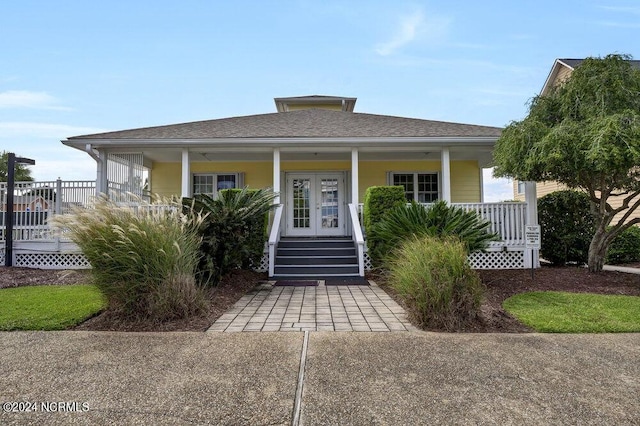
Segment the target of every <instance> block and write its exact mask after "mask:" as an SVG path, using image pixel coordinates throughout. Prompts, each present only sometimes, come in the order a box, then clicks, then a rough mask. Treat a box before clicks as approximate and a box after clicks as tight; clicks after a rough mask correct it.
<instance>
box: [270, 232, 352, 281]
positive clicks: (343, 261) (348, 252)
mask: <svg viewBox="0 0 640 426" xmlns="http://www.w3.org/2000/svg"><path fill="white" fill-rule="evenodd" d="M357 276H359V274H358V257H357V254H356V248H355V245H354V243H353V241H352V240H351V238H287V237H283V238H281V239H280V242H279V243H278V247H277V250H276V259H275V269H274V278H276V279H277V278H289V277H308V278H322V277H357Z"/></svg>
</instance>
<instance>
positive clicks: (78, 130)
mask: <svg viewBox="0 0 640 426" xmlns="http://www.w3.org/2000/svg"><path fill="white" fill-rule="evenodd" d="M105 131H106V130H104V129H99V128H95V127H79V126H70V125H67V124H49V123H30V122H24V121H13V122H0V134H2V137H3V138H8V137H35V138H42V139H58V140H59V139H63V138H68V137H70V136H78V135H86V134H90V133H101V132H105Z"/></svg>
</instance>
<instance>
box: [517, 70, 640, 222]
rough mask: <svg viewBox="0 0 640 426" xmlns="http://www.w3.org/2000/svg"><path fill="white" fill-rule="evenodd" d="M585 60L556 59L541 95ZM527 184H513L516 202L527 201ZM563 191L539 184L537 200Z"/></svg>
mask: <svg viewBox="0 0 640 426" xmlns="http://www.w3.org/2000/svg"><path fill="white" fill-rule="evenodd" d="M583 60H584V59H556V61H555V62H554V64H553V67H552V68H551V71H550V72H549V75H548V76H547V80H546V81H545V82H544V86H543V87H542V90H541V91H540V95H542V96H544V95H547V94H548V93H549V92H550V91H551V89H552V88H554V87H557V86H559V85H561V84H562V83H563V82H564V81H566V80H567V79H568V78H570V77H571V73H573V71H574V70H575V69H576V68H577V67H579V66H580V64H581V63H582V61H583ZM630 63H631V66H633V67H636V68H640V61H637V60H633V61H630ZM524 187H525V182H520V181H517V180H514V182H513V198H514V199H515V200H519V201H524V199H525V190H524ZM563 189H568V188H567V187H566V186H565V185H563V184H561V183H558V182H539V183H537V184H536V198H540V197H544V196H545V195H547V194H550V193H552V192H554V191H560V190H563ZM623 199H624V197H623V196H619V197H611V198H610V200H609V204H611V206H612V207H613V208H617V207H620V206H621V205H622V201H623ZM623 215H624V212H622V213H619V214H618V215H617V216H616V217H615V218H614V220H618V219H619V218H621V217H622V216H623ZM635 217H640V211H636V212H635V213H634V214H633V215H631V216H630V217H629V220H630V219H633V218H635Z"/></svg>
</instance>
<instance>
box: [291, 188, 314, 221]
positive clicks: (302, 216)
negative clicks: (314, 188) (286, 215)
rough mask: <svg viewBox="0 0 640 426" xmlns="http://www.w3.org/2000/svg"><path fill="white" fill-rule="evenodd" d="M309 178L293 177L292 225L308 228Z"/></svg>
mask: <svg viewBox="0 0 640 426" xmlns="http://www.w3.org/2000/svg"><path fill="white" fill-rule="evenodd" d="M310 188H311V180H310V179H293V227H294V228H297V229H299V228H309V227H310V226H311V220H310V216H311V203H310V201H311V200H310V199H309V195H310V191H309V189H310Z"/></svg>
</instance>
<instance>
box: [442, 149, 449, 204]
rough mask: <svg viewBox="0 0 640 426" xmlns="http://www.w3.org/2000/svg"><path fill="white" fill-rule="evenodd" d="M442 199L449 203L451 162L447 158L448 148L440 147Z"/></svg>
mask: <svg viewBox="0 0 640 426" xmlns="http://www.w3.org/2000/svg"><path fill="white" fill-rule="evenodd" d="M440 161H441V163H442V199H443V200H445V201H446V202H447V203H449V204H450V203H451V164H450V159H449V148H447V147H444V148H442V153H441V159H440Z"/></svg>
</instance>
